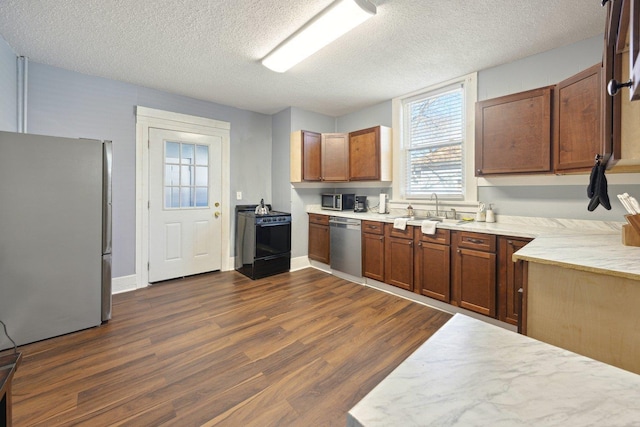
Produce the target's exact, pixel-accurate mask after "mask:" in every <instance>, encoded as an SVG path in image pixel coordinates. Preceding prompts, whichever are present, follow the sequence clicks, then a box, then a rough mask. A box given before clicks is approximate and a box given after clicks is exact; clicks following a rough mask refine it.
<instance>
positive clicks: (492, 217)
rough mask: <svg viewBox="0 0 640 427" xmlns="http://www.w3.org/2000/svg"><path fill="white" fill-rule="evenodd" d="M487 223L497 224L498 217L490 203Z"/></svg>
mask: <svg viewBox="0 0 640 427" xmlns="http://www.w3.org/2000/svg"><path fill="white" fill-rule="evenodd" d="M487 222H496V215H495V214H494V213H493V204H491V203H489V209H487Z"/></svg>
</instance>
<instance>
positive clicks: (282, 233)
mask: <svg viewBox="0 0 640 427" xmlns="http://www.w3.org/2000/svg"><path fill="white" fill-rule="evenodd" d="M257 206H258V205H238V206H236V240H235V245H236V247H235V268H236V270H237V271H238V272H240V273H242V274H244V275H245V276H248V277H250V278H252V279H259V278H262V277H267V276H272V275H274V274H279V273H284V272H286V271H289V269H290V268H291V214H290V213H288V212H279V211H272V210H271V205H266V206H267V208H268V209H269V213H267V214H263V215H259V214H256V213H255V211H256V208H257Z"/></svg>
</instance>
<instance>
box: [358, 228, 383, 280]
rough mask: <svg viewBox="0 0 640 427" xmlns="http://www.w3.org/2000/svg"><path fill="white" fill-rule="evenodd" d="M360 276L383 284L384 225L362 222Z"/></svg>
mask: <svg viewBox="0 0 640 427" xmlns="http://www.w3.org/2000/svg"><path fill="white" fill-rule="evenodd" d="M362 275H363V276H364V277H368V278H370V279H374V280H378V281H380V282H384V223H383V222H377V221H362Z"/></svg>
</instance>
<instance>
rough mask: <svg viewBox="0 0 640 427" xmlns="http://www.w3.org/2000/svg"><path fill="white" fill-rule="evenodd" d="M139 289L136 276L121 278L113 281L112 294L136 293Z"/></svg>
mask: <svg viewBox="0 0 640 427" xmlns="http://www.w3.org/2000/svg"><path fill="white" fill-rule="evenodd" d="M137 288H138V284H137V280H136V275H135V274H132V275H130V276H120V277H114V278H113V279H111V293H112V294H119V293H122V292H129V291H135V290H136V289H137Z"/></svg>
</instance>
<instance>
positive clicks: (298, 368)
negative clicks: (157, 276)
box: [13, 269, 451, 427]
mask: <svg viewBox="0 0 640 427" xmlns="http://www.w3.org/2000/svg"><path fill="white" fill-rule="evenodd" d="M450 317H451V316H450V315H449V314H446V313H444V312H441V311H438V310H435V309H431V308H428V307H425V306H422V305H419V304H416V303H413V302H410V301H407V300H404V299H401V298H398V297H395V296H393V295H389V294H386V293H384V292H380V291H377V290H374V289H370V288H366V287H364V286H361V285H356V284H353V283H350V282H347V281H344V280H341V279H339V278H336V277H334V276H331V275H329V274H326V273H323V272H320V271H318V270H315V269H305V270H302V271H298V272H293V273H285V274H280V275H278V276H273V277H270V278H266V279H262V280H257V281H252V280H249V279H247V278H246V277H244V276H242V275H240V274H238V273H236V272H224V273H212V274H207V275H201V276H196V277H192V278H187V279H182V280H175V281H170V282H165V283H162V284H159V285H155V286H152V287H149V288H146V289H141V290H137V291H134V292H128V293H124V294H119V295H115V296H114V301H113V319H112V320H111V321H110V322H109V323H108V324H106V325H103V326H101V327H99V328H93V329H89V330H86V331H81V332H77V333H74V334H69V335H66V336H63V337H58V338H54V339H50V340H46V341H42V342H39V343H35V344H31V345H27V346H24V347H22V348H21V350H22V351H23V356H24V360H23V363H22V365H21V366H20V368H19V369H18V371H17V374H16V377H15V380H14V388H13V396H14V402H13V404H14V406H13V411H14V412H13V418H14V425H15V426H17V427H21V426H33V425H42V426H58V425H87V426H106V425H109V426H111V425H131V426H156V425H176V426H200V425H206V426H213V425H228V426H286V425H297V426H344V425H345V422H346V413H347V411H348V410H349V409H350V408H351V407H352V406H353V405H355V404H356V403H357V402H358V401H359V400H360V399H361V398H362V397H364V396H365V395H366V394H367V393H368V392H369V391H370V390H371V389H372V388H373V387H374V386H375V385H376V384H378V383H379V382H380V381H381V380H382V379H383V378H384V377H385V376H386V375H387V374H389V373H390V372H391V371H392V370H393V369H394V368H395V367H396V366H397V365H398V364H399V363H400V362H402V361H403V360H404V359H405V358H406V357H407V356H409V354H411V353H412V352H413V351H414V350H415V349H416V348H417V347H418V346H420V344H422V343H423V342H424V341H425V340H426V339H427V338H428V337H429V336H431V335H432V334H433V333H434V332H435V331H436V330H437V329H438V328H440V327H441V326H442V325H443V324H444V323H445V322H446V321H447V320H448V319H449V318H450Z"/></svg>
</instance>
